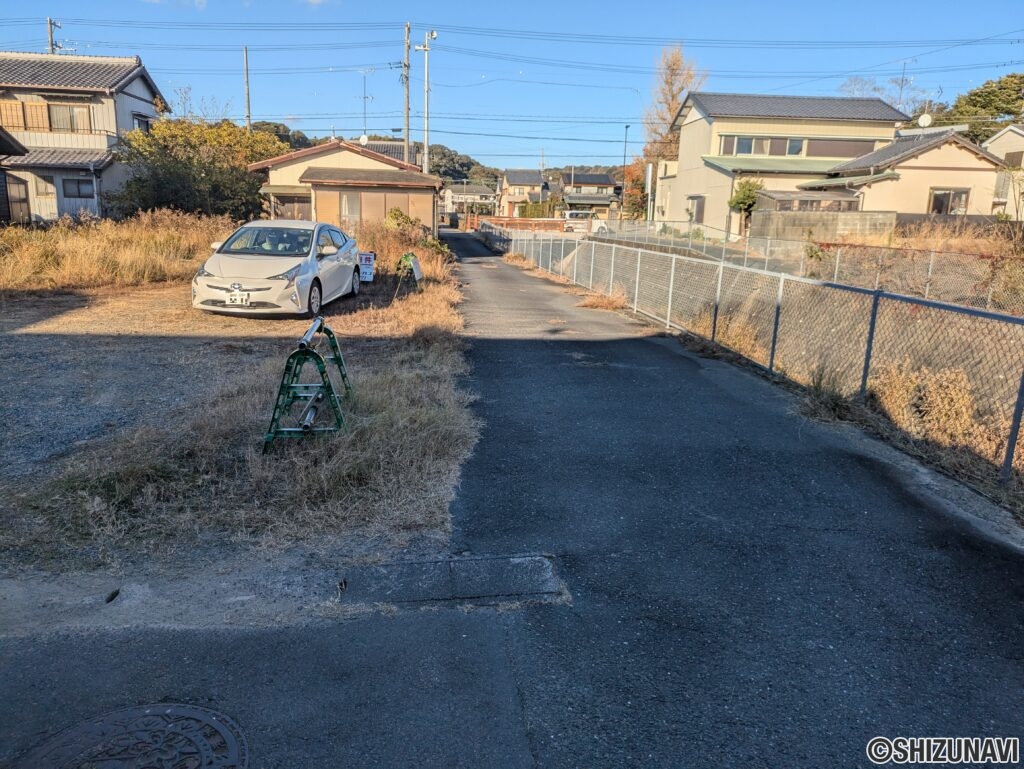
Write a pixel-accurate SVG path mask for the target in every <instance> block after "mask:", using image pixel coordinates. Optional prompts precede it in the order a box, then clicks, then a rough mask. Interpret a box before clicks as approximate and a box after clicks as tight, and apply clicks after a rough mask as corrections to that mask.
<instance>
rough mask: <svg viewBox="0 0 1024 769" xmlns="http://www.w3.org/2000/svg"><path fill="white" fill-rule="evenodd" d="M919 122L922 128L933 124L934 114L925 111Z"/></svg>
mask: <svg viewBox="0 0 1024 769" xmlns="http://www.w3.org/2000/svg"><path fill="white" fill-rule="evenodd" d="M917 124H918V125H919V126H921V128H927V127H928V126H930V125H931V124H932V116H931V115H929V114H928V113H927V112H925V113H924V114H923V115H921V117H919V118H918V119H917Z"/></svg>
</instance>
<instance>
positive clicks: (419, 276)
mask: <svg viewBox="0 0 1024 769" xmlns="http://www.w3.org/2000/svg"><path fill="white" fill-rule="evenodd" d="M409 264H411V265H412V276H413V277H414V278H416V282H417V283H419V282H420V281H421V280H423V268H422V267H420V259H419V257H418V256H414V257H413V258H412V259H410V260H409Z"/></svg>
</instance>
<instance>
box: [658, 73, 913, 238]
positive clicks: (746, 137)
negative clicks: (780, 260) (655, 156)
mask: <svg viewBox="0 0 1024 769" xmlns="http://www.w3.org/2000/svg"><path fill="white" fill-rule="evenodd" d="M907 119H908V118H907V116H906V115H904V114H903V113H902V112H900V111H899V110H897V109H895V108H893V107H891V106H890V105H888V104H886V103H885V102H884V101H882V100H881V99H864V98H849V97H820V96H774V95H770V96H764V95H750V94H729V93H708V92H693V93H690V94H688V95H687V97H686V99H685V100H684V101H683V104H682V107H681V108H680V110H679V113H678V115H677V116H676V119H675V123H674V128H675V129H676V130H677V131H678V132H679V160H678V163H676V164H675V168H674V169H672V170H673V171H674V173H672V174H669V173H668V167H667V166H666V167H665V168H664V172H665V175H664V176H662V175H660V174H659V179H658V187H659V188H660V189H659V193H658V200H657V203H656V206H655V210H656V214H657V215H656V218H657V219H658V220H660V221H665V222H679V223H684V224H685V223H687V222H689V223H691V224H693V225H702V226H703V227H705V228H706V229H708V230H709V231H710V232H711V234H715V235H719V236H721V234H722V233H723V232H725V233H729V234H730V235H732V236H735V235H736V234H738V233H739V232H740V229H741V227H742V221H741V217H740V216H738V215H736V214H735V212H733V211H730V209H729V204H728V201H729V200H730V198H731V197H732V195H733V193H734V191H735V188H736V183H737V182H738V181H739V180H740V179H745V178H756V179H759V180H760V181H762V182H763V183H764V185H765V187H766V188H768V189H770V190H796V189H797V188H798V186H799V185H802V184H805V183H808V182H813V181H815V180H818V179H824V178H825V177H826V176H827V175H828V172H829V171H830V170H831V169H833V168H834V167H836V166H837V165H839V164H841V163H844V162H845V161H848V160H851V159H853V158H856V157H859V156H861V155H866V154H867V153H869V152H873V151H874V150H876V149H878V148H880V147H882V146H884V145H886V144H889V143H890V142H892V141H893V139H894V137H895V135H896V129H897V127H898V126H899V125H900V124H901V123H903V122H904V121H906V120H907ZM661 169H662V164H659V170H661Z"/></svg>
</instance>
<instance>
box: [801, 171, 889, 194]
mask: <svg viewBox="0 0 1024 769" xmlns="http://www.w3.org/2000/svg"><path fill="white" fill-rule="evenodd" d="M899 178H900V175H899V174H898V173H896V172H895V171H884V172H882V173H880V174H865V175H863V176H837V177H833V178H831V179H818V180H817V181H813V182H804V183H803V184H798V185H796V186H797V189H801V190H818V189H821V190H827V189H835V188H850V187H863V186H864V185H865V184H874V183H875V182H884V181H885V180H886V179H899Z"/></svg>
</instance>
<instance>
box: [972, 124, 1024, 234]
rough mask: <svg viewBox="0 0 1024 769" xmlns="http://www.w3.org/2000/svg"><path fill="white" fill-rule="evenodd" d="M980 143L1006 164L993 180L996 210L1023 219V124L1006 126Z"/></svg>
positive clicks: (1018, 219)
mask: <svg viewBox="0 0 1024 769" xmlns="http://www.w3.org/2000/svg"><path fill="white" fill-rule="evenodd" d="M981 146H982V147H983V148H984V149H986V150H988V151H989V152H991V153H992V154H993V155H995V156H996V157H997V158H1001V159H1002V161H1003V162H1004V163H1005V164H1006V168H1005V169H1003V170H1002V171H1001V172H1000V173H999V179H998V180H997V181H996V196H995V200H994V201H993V202H994V204H995V205H996V206H997V207H999V208H997V211H998V210H1000V208H1001V210H1002V211H1003V213H1005V214H1006V215H1007V216H1009V217H1011V218H1012V219H1016V220H1017V221H1021V220H1024V168H1022V167H1024V126H1020V125H1009V126H1006V128H1004V129H1003V130H1002V131H1000V132H999V133H997V134H996V135H995V136H993V137H992V138H991V139H989V140H988V141H986V142H984V143H982V145H981Z"/></svg>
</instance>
